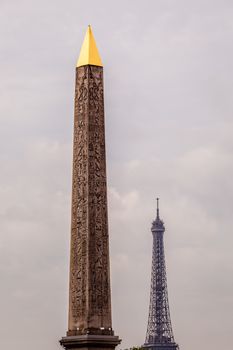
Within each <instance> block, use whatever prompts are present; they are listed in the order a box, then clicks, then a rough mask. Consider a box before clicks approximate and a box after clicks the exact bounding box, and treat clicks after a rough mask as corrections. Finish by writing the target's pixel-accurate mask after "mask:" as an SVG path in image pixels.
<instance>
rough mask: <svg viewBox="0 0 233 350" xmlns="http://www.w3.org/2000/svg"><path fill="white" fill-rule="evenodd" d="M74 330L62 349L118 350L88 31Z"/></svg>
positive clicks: (80, 108)
mask: <svg viewBox="0 0 233 350" xmlns="http://www.w3.org/2000/svg"><path fill="white" fill-rule="evenodd" d="M72 183H73V188H72V219H71V247H70V288H69V324H68V331H67V335H66V337H62V339H61V340H60V344H61V345H62V346H63V347H64V348H65V349H66V350H69V349H72V350H92V349H93V350H102V349H104V350H113V349H114V348H115V347H116V346H117V345H118V344H119V343H120V339H119V337H117V336H115V335H114V332H113V330H112V320H111V292H110V272H109V269H110V267H109V242H108V213H107V189H106V187H107V186H106V157H105V131H104V94H103V65H102V62H101V58H100V56H99V53H98V49H97V47H96V43H95V39H94V36H93V33H92V30H91V27H90V26H88V29H87V32H86V36H85V39H84V42H83V45H82V49H81V53H80V56H79V59H78V62H77V68H76V87H75V112H74V148H73V182H72Z"/></svg>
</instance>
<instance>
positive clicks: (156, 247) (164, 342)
mask: <svg viewBox="0 0 233 350" xmlns="http://www.w3.org/2000/svg"><path fill="white" fill-rule="evenodd" d="M151 231H152V235H153V252H152V271H151V291H150V307H149V318H148V326H147V333H146V340H145V344H144V345H143V348H144V349H147V350H148V349H151V350H178V349H179V346H178V345H177V344H176V343H175V341H174V336H173V331H172V325H171V318H170V311H169V303H168V291H167V277H166V265H165V254H164V243H163V236H164V231H165V226H164V223H163V221H162V220H161V219H160V217H159V198H157V216H156V219H155V220H154V221H153V223H152V228H151Z"/></svg>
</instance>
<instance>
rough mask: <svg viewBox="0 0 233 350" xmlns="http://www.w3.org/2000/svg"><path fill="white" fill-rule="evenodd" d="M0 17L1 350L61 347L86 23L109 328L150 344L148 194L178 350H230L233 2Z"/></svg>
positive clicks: (125, 5) (123, 5)
mask: <svg viewBox="0 0 233 350" xmlns="http://www.w3.org/2000/svg"><path fill="white" fill-rule="evenodd" d="M0 6H1V11H0V13H1V14H0V17H1V18H0V19H1V20H0V31H1V33H2V37H1V43H2V45H1V55H0V62H1V85H0V96H1V105H0V113H1V121H2V123H1V130H0V148H1V152H0V161H1V165H2V166H1V172H0V196H1V204H0V228H1V237H0V276H1V298H0V308H1V314H0V324H1V327H0V329H1V331H0V335H1V345H2V347H10V348H14V347H16V346H17V349H18V350H22V349H29V348H32V347H33V349H35V350H39V349H41V348H42V347H43V348H49V349H59V348H60V346H59V344H58V339H59V338H60V337H61V336H62V335H65V331H66V327H67V301H68V270H69V262H68V260H69V258H68V256H69V235H70V202H71V199H70V196H71V164H72V128H73V97H74V67H75V61H76V58H77V55H78V52H79V49H80V46H81V42H82V40H83V36H84V32H85V29H86V26H87V24H89V23H91V24H92V25H93V30H94V33H95V37H96V40H97V43H98V47H99V51H100V53H101V56H102V58H103V62H104V67H105V68H104V69H105V111H106V139H107V161H108V163H107V165H108V184H109V189H108V199H109V232H110V248H111V278H112V302H113V328H114V329H115V332H116V333H117V334H119V335H120V337H122V339H123V342H122V346H121V347H122V348H124V347H127V346H132V345H137V344H142V343H143V342H144V337H145V332H146V325H147V316H148V303H149V287H150V268H151V249H152V247H151V244H152V235H151V232H150V228H151V222H152V220H153V219H154V217H155V211H156V208H155V207H156V205H155V198H156V197H157V196H159V197H160V198H161V217H162V218H163V219H164V221H165V226H166V232H165V245H166V260H167V270H168V288H169V298H170V308H171V317H172V323H173V328H174V331H175V339H176V340H177V342H178V343H179V344H180V347H181V349H182V348H189V349H190V350H194V349H196V348H197V347H200V343H201V344H202V346H203V347H205V349H206V350H210V349H211V350H217V349H219V348H227V347H229V343H230V341H231V338H230V336H231V333H232V324H233V319H232V312H231V310H232V308H233V298H232V295H233V282H232V278H231V276H232V273H233V271H232V269H233V268H232V266H233V257H232V244H233V238H232V226H233V219H232V202H233V186H232V176H233V163H232V151H233V141H232V133H233V124H232V108H233V102H232V96H231V94H232V93H231V92H232V81H233V73H232V72H233V69H232V68H233V64H232V62H233V44H232V35H233V26H232V11H233V5H232V1H227V0H225V1H218V0H216V1H210V0H206V1H188V2H187V1H183V0H179V1H176V2H171V1H164V0H163V1H162V0H161V1H157V2H156V3H155V2H154V1H148V2H144V3H142V2H140V1H131V0H130V1H127V2H125V1H118V2H117V3H110V2H107V1H101V2H98V4H97V3H96V2H94V1H89V2H88V3H85V2H83V1H73V0H71V1H69V3H67V2H66V1H64V0H60V1H56V2H55V1H50V2H49V3H48V2H45V1H44V0H43V1H41V2H40V3H38V2H37V3H35V2H31V1H28V0H22V1H20V2H18V1H11V2H9V1H3V0H2V1H1V4H0ZM219 320H224V322H220V321H219ZM12 332H13V333H14V336H13V337H12Z"/></svg>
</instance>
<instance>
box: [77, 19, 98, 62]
mask: <svg viewBox="0 0 233 350" xmlns="http://www.w3.org/2000/svg"><path fill="white" fill-rule="evenodd" d="M86 65H92V66H100V67H103V64H102V61H101V58H100V55H99V51H98V49H97V46H96V42H95V38H94V35H93V33H92V29H91V25H90V24H88V27H87V31H86V35H85V38H84V41H83V44H82V48H81V51H80V55H79V59H78V62H77V67H81V66H86Z"/></svg>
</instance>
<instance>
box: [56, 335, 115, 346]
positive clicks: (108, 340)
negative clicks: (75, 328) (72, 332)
mask: <svg viewBox="0 0 233 350" xmlns="http://www.w3.org/2000/svg"><path fill="white" fill-rule="evenodd" d="M120 342H121V340H120V339H119V337H117V336H112V335H93V334H86V335H77V336H68V337H63V338H62V339H61V340H60V344H61V345H62V346H63V347H64V348H65V349H72V350H89V349H94V350H102V349H104V350H113V349H115V347H116V346H117V345H118V344H120Z"/></svg>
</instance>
